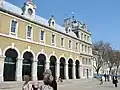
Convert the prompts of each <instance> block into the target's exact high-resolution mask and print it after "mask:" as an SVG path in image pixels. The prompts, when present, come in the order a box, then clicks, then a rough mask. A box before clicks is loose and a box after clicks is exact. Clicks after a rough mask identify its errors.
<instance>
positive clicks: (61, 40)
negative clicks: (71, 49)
mask: <svg viewBox="0 0 120 90" xmlns="http://www.w3.org/2000/svg"><path fill="white" fill-rule="evenodd" d="M62 38H63V45H62ZM60 46H61V47H62V48H64V47H65V38H64V37H63V36H62V37H61V38H60Z"/></svg>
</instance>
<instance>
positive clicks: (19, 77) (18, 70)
mask: <svg viewBox="0 0 120 90" xmlns="http://www.w3.org/2000/svg"><path fill="white" fill-rule="evenodd" d="M22 64H23V59H22V58H18V60H17V62H16V80H17V81H22Z"/></svg>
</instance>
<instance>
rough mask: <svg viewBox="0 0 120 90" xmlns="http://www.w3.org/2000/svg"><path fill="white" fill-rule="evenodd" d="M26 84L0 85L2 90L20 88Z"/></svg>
mask: <svg viewBox="0 0 120 90" xmlns="http://www.w3.org/2000/svg"><path fill="white" fill-rule="evenodd" d="M23 83H24V82H12V81H11V82H2V83H0V89H5V90H6V89H8V88H9V89H10V88H20V87H22V86H23Z"/></svg>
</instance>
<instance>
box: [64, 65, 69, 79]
mask: <svg viewBox="0 0 120 90" xmlns="http://www.w3.org/2000/svg"><path fill="white" fill-rule="evenodd" d="M65 79H67V80H68V79H69V78H68V63H66V64H65Z"/></svg>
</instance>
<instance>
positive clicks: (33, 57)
mask: <svg viewBox="0 0 120 90" xmlns="http://www.w3.org/2000/svg"><path fill="white" fill-rule="evenodd" d="M27 51H28V52H31V53H32V55H33V61H34V60H35V59H36V58H35V53H34V52H33V51H32V50H29V49H26V50H24V51H23V52H22V54H21V58H23V55H24V53H25V52H27Z"/></svg>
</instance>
